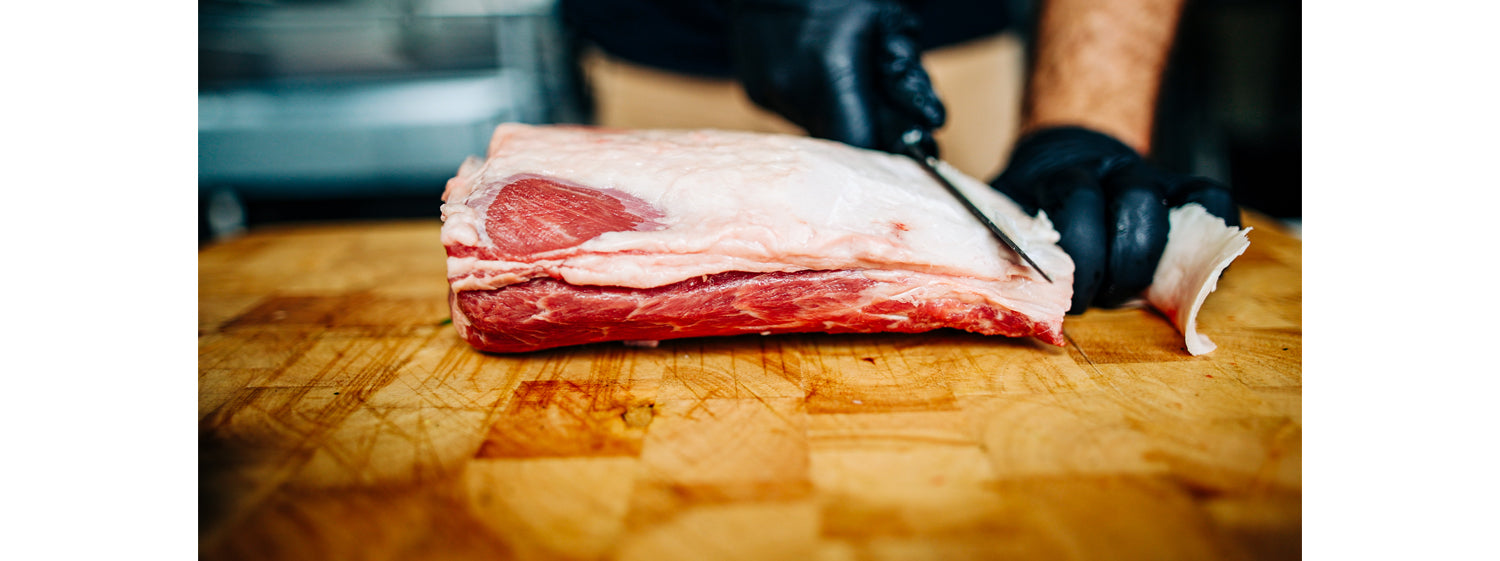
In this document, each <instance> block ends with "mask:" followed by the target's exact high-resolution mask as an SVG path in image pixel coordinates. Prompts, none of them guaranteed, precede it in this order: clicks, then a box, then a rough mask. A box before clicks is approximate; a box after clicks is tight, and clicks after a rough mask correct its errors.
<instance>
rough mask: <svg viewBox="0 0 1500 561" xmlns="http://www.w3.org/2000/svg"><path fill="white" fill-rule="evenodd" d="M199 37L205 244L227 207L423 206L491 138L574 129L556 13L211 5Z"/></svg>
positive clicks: (529, 8)
mask: <svg viewBox="0 0 1500 561" xmlns="http://www.w3.org/2000/svg"><path fill="white" fill-rule="evenodd" d="M198 25H199V89H198V179H199V197H200V201H210V200H212V201H215V202H216V204H215V205H214V209H215V212H216V215H215V220H213V221H210V222H211V223H212V225H213V226H212V228H211V229H212V230H214V231H215V232H214V233H215V234H218V233H229V232H232V231H235V230H236V229H237V228H242V227H243V224H239V225H236V224H234V222H235V221H234V220H232V219H229V218H226V214H225V211H224V209H225V208H231V207H232V205H229V204H227V203H225V200H226V199H227V198H239V197H247V198H254V197H276V198H301V197H309V198H314V197H315V198H338V197H356V196H360V197H368V196H379V195H406V196H410V195H419V194H426V193H431V194H432V196H433V199H434V201H436V198H437V196H438V195H439V194H441V193H442V189H443V182H444V180H446V179H447V178H448V177H451V176H452V174H453V172H454V171H455V170H456V169H457V166H458V163H459V162H461V161H463V159H464V157H465V156H468V155H470V154H483V153H484V149H485V146H486V144H487V143H488V141H489V137H490V133H491V132H492V131H493V129H494V127H495V126H496V125H498V124H499V123H501V122H506V121H518V122H528V123H555V122H580V121H581V120H582V119H583V116H582V112H581V107H582V104H581V103H580V101H579V99H578V96H577V94H576V91H577V89H576V87H575V85H574V84H575V82H574V80H575V78H574V76H575V71H574V65H573V60H572V56H571V52H570V46H569V45H570V44H569V41H568V38H567V36H566V34H565V32H564V30H563V28H562V26H561V25H560V23H559V17H558V14H557V9H556V0H525V1H522V0H343V1H326V0H325V1H321V2H314V1H286V0H282V1H275V0H273V1H261V2H222V1H221V2H213V1H210V2H200V3H199V23H198ZM201 206H204V208H205V212H206V205H201ZM435 208H436V206H434V209H435ZM434 212H435V211H434ZM242 221H243V219H242V220H241V222H242ZM202 224H204V223H203V222H200V225H202ZM221 231H222V232H221ZM201 237H202V236H200V238H201Z"/></svg>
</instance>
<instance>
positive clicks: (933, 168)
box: [901, 128, 1052, 283]
mask: <svg viewBox="0 0 1500 561" xmlns="http://www.w3.org/2000/svg"><path fill="white" fill-rule="evenodd" d="M922 137H923V134H922V130H921V129H915V128H914V129H911V130H909V131H906V133H905V134H903V135H901V146H902V149H903V150H905V152H906V155H907V156H910V157H911V159H913V160H916V161H917V164H918V165H921V166H922V168H923V169H926V170H927V173H928V174H930V175H932V176H933V177H934V178H936V179H937V181H938V183H940V184H942V186H943V187H944V188H946V189H948V192H949V193H952V194H953V197H954V198H956V199H958V202H960V203H963V205H964V208H966V209H969V213H970V214H973V215H974V218H978V219H979V222H980V223H982V224H984V227H986V228H989V229H990V233H991V234H994V235H995V239H998V240H1000V243H1003V244H1005V247H1008V248H1010V250H1011V251H1014V252H1016V255H1020V256H1021V259H1025V260H1026V264H1028V265H1031V268H1032V269H1036V272H1038V273H1041V275H1042V278H1044V279H1047V282H1049V283H1051V282H1052V277H1049V276H1047V272H1046V271H1043V270H1042V268H1041V267H1039V266H1037V264H1036V261H1032V260H1031V256H1030V255H1026V252H1024V251H1021V246H1018V245H1016V242H1015V240H1012V239H1010V236H1007V235H1005V231H1003V230H1001V229H1000V227H999V226H996V225H995V223H994V221H991V220H990V217H988V216H985V214H984V212H982V211H980V210H979V207H976V206H974V202H973V201H970V200H969V198H968V197H966V196H964V193H963V191H959V190H958V187H957V186H955V185H953V182H952V181H948V178H947V177H944V176H943V172H941V171H938V168H937V163H938V160H937V158H934V157H932V156H930V155H928V154H927V152H926V151H925V150H923V149H922V146H921V144H920V143H921V142H922Z"/></svg>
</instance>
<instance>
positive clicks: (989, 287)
mask: <svg viewBox="0 0 1500 561" xmlns="http://www.w3.org/2000/svg"><path fill="white" fill-rule="evenodd" d="M945 171H946V172H947V173H948V175H949V176H950V177H952V178H953V179H954V181H955V182H956V183H957V184H958V185H959V187H960V188H961V189H963V190H964V192H965V193H967V194H968V195H969V196H970V198H972V199H973V200H974V202H975V203H976V204H977V205H978V206H979V207H980V208H981V209H984V210H985V211H986V213H987V214H989V215H990V216H991V217H992V218H994V220H995V222H996V223H998V224H999V225H1000V227H1001V228H1003V229H1005V230H1006V231H1007V232H1009V233H1010V234H1011V236H1012V237H1013V238H1015V239H1016V242H1017V243H1018V244H1019V245H1020V246H1021V247H1022V248H1023V249H1025V250H1026V252H1027V253H1028V254H1030V255H1031V256H1032V258H1033V259H1035V260H1036V261H1037V263H1038V264H1039V265H1040V266H1041V267H1042V268H1043V269H1044V270H1046V271H1047V272H1048V274H1050V275H1051V276H1052V277H1053V278H1054V279H1055V280H1056V281H1057V282H1056V283H1055V284H1052V283H1048V282H1046V281H1045V280H1043V279H1042V278H1041V277H1040V275H1038V274H1037V273H1036V272H1035V271H1032V270H1031V269H1029V268H1028V267H1027V266H1026V265H1025V264H1024V263H1023V262H1022V261H1021V260H1020V258H1019V257H1017V256H1015V255H1014V254H1012V253H1011V252H1009V251H1008V250H1006V249H1005V248H1004V247H1003V246H1001V245H1000V244H999V243H998V242H996V241H995V240H994V239H992V238H991V237H990V234H989V232H988V231H987V230H986V229H985V228H984V226H982V225H980V224H979V223H978V222H976V221H975V220H974V219H973V217H971V216H969V215H968V214H967V213H966V212H965V210H964V209H963V208H962V207H961V206H960V205H959V204H958V202H957V201H955V200H953V198H952V196H951V195H949V194H948V193H947V192H946V191H944V190H943V188H942V187H941V186H939V185H938V184H936V183H935V182H933V180H932V178H930V177H928V176H927V175H926V174H925V173H924V172H923V171H922V170H921V168H919V167H918V166H917V165H915V164H914V163H913V162H910V161H908V160H906V159H904V158H901V157H898V156H893V155H890V154H885V153H882V152H875V151H869V150H860V149H856V148H852V147H849V146H847V145H843V144H839V143H834V142H828V141H822V140H816V139H811V138H805V137H796V136H785V135H769V134H758V133H743V132H727V131H605V130H599V129H591V128H583V127H534V126H526V125H516V124H507V125H502V126H500V127H499V128H498V129H497V130H496V131H495V135H494V138H493V139H492V140H491V142H490V146H489V150H488V157H487V158H486V159H484V160H480V159H477V158H470V159H469V160H468V161H466V162H464V165H463V166H462V167H461V168H460V169H459V172H458V175H457V176H456V177H454V178H453V179H451V180H449V182H448V188H447V191H446V192H445V193H444V195H443V200H444V202H445V203H446V204H444V205H443V207H442V209H443V220H444V224H443V230H442V241H443V245H444V246H445V247H446V248H447V252H448V281H449V284H450V287H451V293H450V302H451V306H452V309H453V323H454V326H455V327H456V328H457V330H458V332H459V334H460V335H462V336H463V337H464V338H465V339H466V340H468V341H469V343H471V344H472V345H473V346H474V347H476V348H478V349H481V350H485V351H495V352H518V351H529V350H536V349H544V348H549V347H557V346H562V345H574V344H580V343H590V342H597V341H644V342H650V341H657V340H662V339H673V338H680V337H699V336H711V335H735V334H744V333H761V334H770V333H792V332H830V333H838V332H881V331H893V332H921V331H928V330H932V329H937V328H944V327H951V328H958V329H964V330H968V331H972V332H975V333H982V334H989V335H1006V336H1013V337H1024V336H1035V337H1037V338H1039V339H1041V340H1043V341H1046V342H1048V343H1052V344H1055V345H1062V344H1063V337H1062V320H1063V313H1064V311H1065V310H1066V309H1067V307H1068V303H1069V298H1070V296H1071V288H1070V287H1071V286H1072V276H1073V263H1072V261H1071V260H1069V259H1068V256H1067V255H1066V254H1065V253H1063V251H1062V250H1061V248H1059V247H1058V246H1057V245H1056V241H1057V239H1058V234H1057V233H1056V232H1055V231H1053V229H1052V226H1051V224H1050V223H1049V222H1048V221H1047V220H1046V218H1045V217H1041V218H1031V217H1028V216H1026V215H1025V214H1024V213H1023V212H1022V211H1021V210H1020V208H1019V207H1017V206H1016V205H1015V204H1014V203H1013V202H1011V201H1010V200H1009V199H1006V198H1005V197H1004V196H1002V195H1000V194H998V193H997V192H995V191H994V190H993V189H990V188H989V187H988V186H987V185H985V184H983V183H981V182H979V181H977V180H974V179H972V178H969V177H966V176H963V175H962V174H961V173H959V172H957V171H956V170H954V169H952V168H948V169H946V170H945Z"/></svg>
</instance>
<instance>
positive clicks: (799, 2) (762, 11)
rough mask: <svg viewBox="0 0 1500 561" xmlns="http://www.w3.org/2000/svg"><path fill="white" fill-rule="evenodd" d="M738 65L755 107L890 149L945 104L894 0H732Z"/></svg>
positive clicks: (939, 118)
mask: <svg viewBox="0 0 1500 561" xmlns="http://www.w3.org/2000/svg"><path fill="white" fill-rule="evenodd" d="M729 8H730V13H729V16H730V18H729V19H730V50H731V54H732V56H733V60H734V65H735V72H736V74H737V75H738V77H739V79H740V82H741V83H742V84H743V85H744V87H745V91H746V93H748V94H749V96H750V99H751V100H752V101H754V102H755V103H756V104H758V105H760V106H762V107H765V108H767V109H770V110H772V111H775V112H776V113H779V114H780V115H782V116H783V117H786V118H787V119H788V120H790V121H792V122H793V123H795V124H797V125H799V126H801V127H803V128H805V129H807V132H808V133H809V134H811V135H813V136H816V137H820V138H827V139H832V140H838V141H842V142H845V143H848V144H852V145H854V146H858V147H861V148H876V149H880V150H886V151H888V152H898V151H900V149H901V140H900V139H901V134H902V133H903V132H906V131H907V130H909V129H912V128H918V129H921V130H923V131H927V132H926V133H925V134H927V138H926V139H924V140H923V142H922V143H921V144H922V146H923V148H924V149H927V150H928V153H929V154H933V155H936V154H937V145H936V143H935V142H933V141H932V138H931V133H930V131H931V130H934V129H937V128H938V127H940V126H942V124H943V120H944V118H945V113H944V110H943V104H942V102H941V101H939V100H938V97H937V93H936V92H934V91H933V89H932V83H931V81H930V80H929V78H928V76H927V71H926V70H923V69H922V63H921V59H920V56H919V55H920V53H919V50H918V47H917V43H916V32H917V25H918V22H917V18H916V16H915V15H913V14H912V12H911V11H909V10H908V9H906V8H905V7H904V6H902V5H901V4H900V3H898V2H894V1H891V0H731V2H730V5H729Z"/></svg>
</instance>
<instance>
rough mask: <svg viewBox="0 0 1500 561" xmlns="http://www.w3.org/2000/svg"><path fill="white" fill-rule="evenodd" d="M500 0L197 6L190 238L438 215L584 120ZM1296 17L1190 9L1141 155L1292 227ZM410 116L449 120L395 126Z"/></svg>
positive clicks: (1250, 1) (548, 56) (1201, 0)
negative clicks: (470, 186)
mask: <svg viewBox="0 0 1500 561" xmlns="http://www.w3.org/2000/svg"><path fill="white" fill-rule="evenodd" d="M500 4H501V6H502V7H501V8H498V9H491V10H490V11H488V12H483V13H480V12H472V11H469V12H465V11H454V10H452V9H449V8H445V7H444V4H442V3H440V2H424V1H421V0H342V1H339V0H318V1H310V0H301V1H293V0H273V1H259V2H226V1H211V2H199V5H198V6H199V52H198V58H199V67H198V76H199V80H198V88H199V207H200V220H199V240H200V243H201V242H205V241H208V240H211V239H214V238H215V237H217V236H223V235H233V234H235V233H237V232H240V231H243V230H244V229H246V228H257V227H260V226H265V225H270V224H278V223H289V222H307V221H327V220H374V219H388V218H433V219H436V216H437V214H438V206H439V205H440V204H441V201H440V200H439V196H440V195H441V193H442V190H443V185H444V183H445V182H446V180H447V179H448V178H449V177H451V176H452V173H453V172H454V171H455V170H456V169H457V167H458V164H459V162H461V161H462V160H463V158H464V157H465V156H467V155H469V154H481V153H482V152H483V150H484V146H485V142H486V141H487V140H488V133H489V131H490V130H492V129H493V127H494V126H495V125H497V124H499V123H500V122H503V121H507V120H513V121H522V122H586V121H587V119H588V111H587V110H588V108H587V103H586V99H585V96H583V95H582V92H581V91H580V90H579V87H578V84H579V82H578V80H577V76H576V72H575V70H576V68H575V67H574V66H573V65H572V63H571V58H570V57H571V56H572V53H573V52H574V47H575V46H576V44H575V41H573V40H572V38H571V36H570V34H569V33H568V30H567V29H566V28H565V27H564V26H563V25H562V24H561V23H560V21H559V18H558V17H557V15H556V11H555V8H554V7H553V6H552V5H551V4H550V3H549V2H531V3H529V5H528V4H527V3H523V2H516V3H514V4H515V6H514V7H507V6H505V3H500ZM1300 10H1301V6H1300V4H1299V3H1296V2H1291V1H1285V0H1211V1H1210V0H1197V1H1190V2H1189V5H1188V9H1187V11H1186V12H1185V13H1184V14H1183V20H1182V25H1181V28H1180V31H1179V35H1178V38H1177V44H1176V48H1175V50H1174V53H1173V58H1172V64H1171V67H1170V68H1169V72H1168V75H1167V77H1166V79H1165V82H1164V84H1163V91H1162V96H1161V107H1160V110H1159V111H1158V123H1157V133H1156V140H1155V142H1156V150H1157V153H1156V154H1155V156H1154V157H1155V159H1156V160H1157V162H1158V163H1159V164H1161V165H1163V166H1164V167H1167V168H1169V169H1174V170H1178V171H1183V172H1189V173H1194V174H1198V175H1204V176H1208V177H1212V178H1215V179H1219V180H1221V181H1225V182H1227V183H1229V184H1230V185H1232V186H1233V187H1234V189H1235V192H1236V196H1237V197H1238V198H1239V200H1240V201H1241V203H1242V204H1243V205H1244V206H1245V207H1247V208H1250V209H1253V210H1256V211H1259V212H1262V213H1265V214H1269V215H1271V216H1273V217H1278V218H1283V219H1288V220H1290V221H1293V222H1295V223H1297V224H1300V218H1301V212H1302V203H1301V201H1302V184H1301V165H1302V161H1301V121H1302V117H1301V94H1302V92H1301V90H1302V84H1301V14H1300ZM1022 13H1024V11H1023V12H1022ZM502 78H503V80H502ZM434 84H437V85H434ZM442 84H448V85H447V86H442ZM445 87H446V88H448V89H443V88H445ZM455 92H457V93H455ZM487 92H488V93H487ZM414 105H415V106H424V107H434V108H439V109H443V111H437V112H436V113H444V114H441V115H410V116H403V117H401V118H399V119H397V118H392V117H390V115H398V114H402V113H403V112H409V111H406V109H409V108H410V107H412V106H414ZM246 170H258V171H255V172H253V173H252V172H247V171H246Z"/></svg>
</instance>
